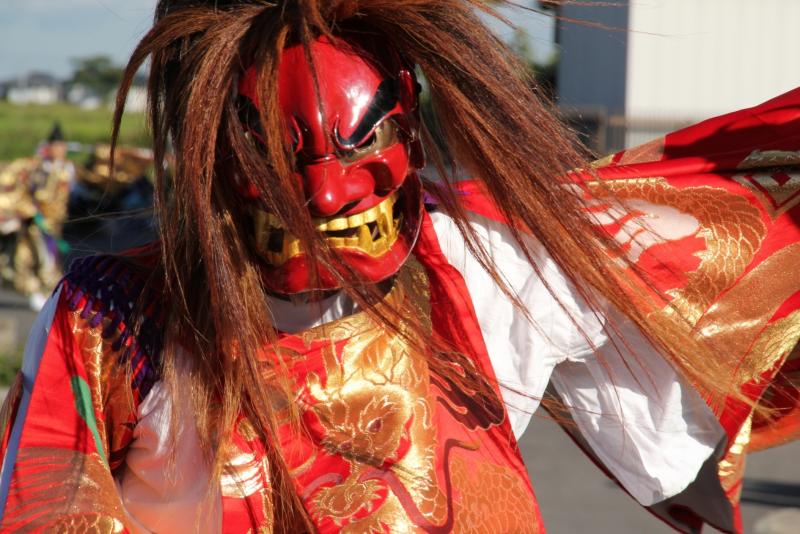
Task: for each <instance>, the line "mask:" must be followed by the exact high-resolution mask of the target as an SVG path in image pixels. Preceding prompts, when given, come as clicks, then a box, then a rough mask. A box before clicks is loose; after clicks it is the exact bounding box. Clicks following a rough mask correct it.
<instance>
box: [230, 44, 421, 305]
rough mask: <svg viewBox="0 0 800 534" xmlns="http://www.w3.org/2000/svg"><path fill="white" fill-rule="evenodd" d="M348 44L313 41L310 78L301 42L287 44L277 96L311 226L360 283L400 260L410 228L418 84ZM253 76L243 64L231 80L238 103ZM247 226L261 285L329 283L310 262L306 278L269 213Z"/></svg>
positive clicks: (292, 244) (395, 65)
mask: <svg viewBox="0 0 800 534" xmlns="http://www.w3.org/2000/svg"><path fill="white" fill-rule="evenodd" d="M355 50H357V49H355V48H350V47H342V46H337V45H335V44H334V43H332V42H331V41H329V40H327V39H325V38H320V39H317V40H316V41H314V42H313V43H312V44H311V46H310V57H311V59H312V60H313V63H314V71H315V74H316V78H317V80H318V83H317V84H315V83H314V76H313V74H312V70H311V68H310V65H309V63H308V61H307V56H306V53H305V51H304V49H303V47H302V46H301V45H294V46H291V47H288V48H286V49H285V50H284V52H283V54H282V56H281V62H280V71H279V91H280V92H279V101H280V106H281V109H282V112H283V118H284V122H285V125H286V127H287V128H288V129H289V132H288V133H289V135H290V136H291V139H292V142H293V146H294V152H295V162H296V164H295V169H296V173H297V178H298V180H300V181H301V183H302V185H303V190H304V192H305V195H306V200H307V205H308V209H309V211H310V214H311V216H312V218H313V223H314V226H315V227H316V229H317V230H318V231H319V232H322V233H324V234H325V239H326V241H327V243H328V244H329V245H330V246H331V248H333V249H334V250H335V252H336V254H337V256H338V258H339V259H340V260H341V261H343V262H345V263H346V264H347V265H349V266H350V267H351V268H352V269H354V270H355V272H356V273H358V275H359V276H360V277H361V279H362V280H363V281H367V282H379V281H381V280H384V279H386V278H388V277H390V276H392V275H393V274H395V273H396V272H397V270H398V269H399V268H400V266H401V265H402V264H403V263H404V262H405V260H406V258H407V257H408V254H409V252H410V250H411V247H412V246H413V244H414V241H415V240H416V236H417V233H418V231H419V224H420V210H421V194H420V184H419V179H418V178H417V176H416V174H415V171H416V170H418V169H420V168H421V167H422V165H423V163H424V157H423V153H422V149H421V144H420V142H419V140H418V135H417V133H418V124H419V120H418V111H417V83H416V81H415V79H414V76H413V75H412V74H411V71H410V70H409V69H408V68H406V67H404V66H403V65H402V64H401V62H400V61H399V60H397V59H394V60H386V61H381V63H380V64H378V63H376V62H375V61H376V60H375V59H368V58H367V57H366V56H365V55H364V54H361V53H359V52H357V51H355ZM371 57H372V56H370V58H371ZM257 78H258V76H257V73H256V70H255V68H253V67H251V68H250V69H248V70H247V72H246V73H245V76H244V78H243V80H242V83H241V84H240V87H239V92H240V94H241V95H242V96H243V97H245V99H244V102H245V105H253V106H256V105H257V102H258V98H257V97H256V95H257V83H256V80H257ZM252 130H253V129H252V128H251V131H252ZM252 133H253V135H255V136H258V135H259V134H258V133H257V131H252ZM255 226H256V228H255V235H256V242H257V246H258V249H259V252H260V253H261V255H262V257H263V258H264V260H265V262H266V264H267V266H266V272H265V281H266V283H267V285H268V286H269V287H270V289H272V290H273V291H276V292H280V293H284V294H292V293H300V292H304V291H310V290H318V289H334V288H336V287H338V285H339V284H338V283H337V281H336V279H335V277H334V276H332V275H331V273H330V272H328V271H327V270H326V269H323V268H321V267H320V266H318V265H317V269H318V277H317V279H316V280H313V279H312V276H311V273H312V268H311V267H312V263H311V262H313V261H314V260H313V258H310V257H308V254H307V253H306V252H305V251H304V250H303V248H302V245H301V243H300V241H299V240H298V239H297V238H296V237H294V236H293V235H292V233H291V228H283V227H282V224H281V222H280V221H279V220H278V218H277V217H276V216H274V215H273V214H272V213H269V212H266V211H257V212H256V215H255Z"/></svg>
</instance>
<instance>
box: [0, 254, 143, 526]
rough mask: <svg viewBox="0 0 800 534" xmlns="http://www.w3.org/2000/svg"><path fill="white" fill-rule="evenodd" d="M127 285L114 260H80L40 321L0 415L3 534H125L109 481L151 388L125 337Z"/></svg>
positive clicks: (139, 354) (137, 350)
mask: <svg viewBox="0 0 800 534" xmlns="http://www.w3.org/2000/svg"><path fill="white" fill-rule="evenodd" d="M132 280H133V276H132V275H131V273H130V272H129V271H128V270H127V269H126V268H124V266H122V265H121V262H120V261H118V260H117V259H114V258H109V257H106V258H103V257H98V258H89V259H86V260H83V261H80V262H78V263H77V268H73V270H71V271H70V273H68V274H67V276H66V278H65V279H64V280H63V281H62V283H61V285H60V286H59V288H58V289H57V290H56V293H55V295H54V296H53V297H52V298H51V301H50V302H48V304H47V305H46V306H45V309H44V310H43V312H42V314H41V315H40V317H39V318H38V319H37V323H36V324H35V325H34V328H33V331H32V334H31V337H30V339H29V341H28V346H27V347H26V352H25V358H24V362H23V369H22V372H21V374H20V377H19V378H18V383H17V385H16V386H15V388H14V390H13V391H12V392H11V393H10V394H9V396H8V398H7V400H6V405H5V406H4V408H3V421H4V423H5V425H4V430H3V433H2V435H3V441H2V451H0V452H1V453H2V458H3V467H2V475H0V503H2V523H1V525H2V527H0V530H2V532H17V531H21V530H24V531H26V532H27V531H36V532H38V531H40V530H46V531H51V532H79V531H80V532H83V531H87V532H95V531H97V532H126V531H127V528H126V515H125V510H124V508H123V506H122V503H121V500H120V498H119V494H118V492H117V488H116V484H115V481H114V472H115V470H116V469H117V468H119V467H120V466H121V465H122V464H123V462H124V458H125V453H126V451H127V447H128V446H129V444H130V443H131V440H132V436H133V429H134V427H135V424H136V411H137V406H138V403H139V402H140V401H141V399H142V398H143V397H144V395H146V392H147V390H148V389H149V387H150V386H152V383H153V381H154V369H153V366H152V365H151V363H150V359H149V358H148V357H147V354H146V351H145V347H144V345H143V344H139V343H138V342H134V341H133V339H132V337H131V336H130V335H129V333H128V330H127V322H128V319H129V317H127V316H125V312H128V313H130V312H131V310H132V309H133V305H132V303H133V302H134V300H135V289H136V284H135V283H133V282H132ZM132 288H133V289H132ZM145 329H146V328H145Z"/></svg>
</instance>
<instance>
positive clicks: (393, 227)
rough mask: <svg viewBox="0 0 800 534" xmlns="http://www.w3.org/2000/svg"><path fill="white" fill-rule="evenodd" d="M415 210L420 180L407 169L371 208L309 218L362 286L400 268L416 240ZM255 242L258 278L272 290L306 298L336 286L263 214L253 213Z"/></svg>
mask: <svg viewBox="0 0 800 534" xmlns="http://www.w3.org/2000/svg"><path fill="white" fill-rule="evenodd" d="M421 211H422V194H421V184H420V181H419V178H418V177H417V176H416V174H411V175H409V176H408V177H407V178H406V180H405V181H404V183H403V185H402V186H401V187H400V188H399V189H397V190H395V191H394V192H392V193H391V194H389V195H387V196H386V198H385V199H384V200H383V201H381V202H380V203H379V204H377V205H375V206H373V207H372V208H369V209H367V210H364V211H362V212H359V213H355V214H351V215H349V216H343V217H331V218H325V219H315V220H314V225H315V227H316V228H317V230H318V231H320V232H322V233H323V234H324V235H325V240H326V242H327V244H328V245H329V246H330V247H331V249H332V250H333V252H334V253H335V254H336V257H337V258H338V260H339V261H341V262H342V263H343V264H346V265H347V267H349V271H352V272H353V273H354V275H355V276H350V275H347V276H346V278H347V279H348V282H349V283H350V284H351V285H354V286H358V285H362V286H364V285H371V284H377V283H380V282H383V281H384V280H387V279H390V278H391V277H392V276H393V275H394V274H395V273H397V271H398V270H399V269H400V267H402V265H403V264H404V263H405V261H406V259H407V258H408V255H409V254H410V253H411V249H412V248H413V246H414V243H415V242H416V240H417V236H418V234H419V228H420V223H421ZM256 244H257V249H258V251H259V254H260V255H261V257H262V258H263V259H264V269H263V271H264V283H265V285H266V287H267V289H268V290H269V291H270V292H271V293H273V294H274V295H276V296H284V297H285V298H290V297H291V300H295V299H300V300H302V301H305V302H310V301H317V300H321V299H324V298H326V297H328V296H330V295H331V294H332V293H334V292H336V291H337V290H339V289H341V287H342V284H341V282H340V281H339V280H338V279H337V277H336V276H334V275H333V273H331V272H330V271H329V270H328V269H325V268H324V267H323V266H322V265H319V264H316V269H314V268H313V265H312V263H311V262H312V261H314V260H312V259H311V258H310V257H309V256H308V254H307V253H306V252H305V251H304V250H303V247H302V244H301V243H300V241H299V240H298V239H297V238H295V237H294V236H293V235H291V233H290V232H288V231H286V230H285V229H283V228H282V227H281V226H280V223H279V222H278V220H277V218H275V217H274V216H272V215H271V214H269V213H266V212H258V213H257V214H256ZM315 270H316V273H315V272H314V271H315ZM343 272H345V273H347V272H348V269H343ZM315 274H316V276H314V275H315Z"/></svg>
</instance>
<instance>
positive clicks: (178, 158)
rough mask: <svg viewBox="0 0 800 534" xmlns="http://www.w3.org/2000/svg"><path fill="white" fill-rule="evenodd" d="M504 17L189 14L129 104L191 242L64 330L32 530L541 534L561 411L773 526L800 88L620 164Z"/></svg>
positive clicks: (77, 291) (53, 361) (638, 494)
mask: <svg viewBox="0 0 800 534" xmlns="http://www.w3.org/2000/svg"><path fill="white" fill-rule="evenodd" d="M476 8H477V9H482V10H486V11H490V9H489V8H488V7H487V6H486V5H484V4H483V3H482V2H477V1H476V2H466V1H456V0H438V1H434V0H408V1H401V2H398V1H392V2H388V1H386V0H360V1H358V2H352V1H351V2H342V1H311V0H307V1H282V2H277V3H274V4H266V3H264V2H260V1H253V2H248V1H235V2H234V1H231V2H219V1H217V2H209V3H208V5H207V6H204V5H198V2H196V1H185V2H183V1H176V0H172V1H168V0H162V1H161V2H159V5H158V7H157V11H156V23H155V26H154V28H153V29H152V30H151V31H150V33H148V35H147V36H145V38H144V39H143V40H142V42H141V43H140V45H139V46H138V47H137V49H136V51H135V52H134V55H133V58H132V60H131V63H130V64H129V67H128V69H127V71H126V77H125V82H124V84H123V88H122V90H121V91H120V97H119V98H120V102H124V94H125V91H126V89H127V88H128V87H129V85H130V81H131V79H132V78H133V76H134V74H135V73H136V71H137V69H138V68H139V67H140V65H141V64H142V62H143V61H144V60H145V59H146V58H150V61H151V78H150V88H151V92H152V94H151V110H150V114H151V122H152V125H153V130H154V131H153V134H154V141H155V143H154V153H155V158H156V162H157V165H156V172H157V176H156V191H157V200H156V211H157V213H158V218H159V230H160V234H161V235H160V237H161V239H160V241H159V242H158V243H155V244H153V245H152V246H150V247H146V248H144V249H139V250H136V251H131V252H130V253H128V254H126V255H123V256H104V257H95V258H89V259H85V260H83V261H81V262H79V263H77V264H76V265H75V266H73V268H72V269H71V270H70V271H69V273H68V274H67V275H66V277H65V278H64V281H63V282H62V284H61V285H60V286H59V288H58V289H57V290H56V292H55V293H54V295H53V297H52V298H51V300H50V301H49V302H48V304H47V306H46V307H45V309H44V310H43V312H42V314H41V315H40V318H39V320H38V324H37V325H36V326H35V327H34V332H33V334H32V337H31V340H30V342H29V345H28V348H27V349H26V357H25V366H24V369H23V372H22V374H21V376H20V378H19V380H18V383H17V387H16V388H15V389H14V391H12V392H11V394H10V401H9V402H7V404H6V407H5V420H6V421H8V423H7V425H6V426H5V431H4V433H3V436H4V437H3V450H4V452H5V454H4V461H3V467H2V473H1V474H0V502H2V503H4V505H3V506H4V508H3V510H2V512H3V516H2V523H0V524H2V528H3V529H4V530H7V531H14V530H18V529H22V528H28V529H37V528H42V529H44V528H53V529H57V530H68V529H75V530H77V529H95V530H99V531H108V532H122V531H126V530H127V531H133V532H153V531H157V532H185V531H187V530H188V531H192V530H196V531H203V532H219V531H223V532H250V531H262V532H303V531H319V532H340V531H341V532H387V531H388V532H543V531H544V525H542V522H541V518H540V516H539V512H538V508H537V505H536V501H535V498H534V494H533V490H532V489H531V485H530V482H529V481H528V478H527V475H526V471H525V468H524V466H523V464H522V461H521V459H520V456H519V451H518V450H517V446H516V441H515V436H518V435H519V434H520V433H521V432H522V431H524V428H525V426H526V425H527V422H528V420H529V419H530V416H531V414H532V413H533V411H535V410H536V409H537V407H538V405H539V404H540V401H541V399H542V398H546V399H547V400H548V402H547V407H548V409H550V410H551V411H553V412H555V413H556V414H557V415H558V417H559V420H560V421H562V422H563V423H564V425H565V427H567V428H568V429H569V430H570V432H572V434H573V435H574V437H575V439H576V440H577V441H578V442H579V444H581V445H582V446H583V447H584V448H585V450H586V452H587V453H588V454H590V455H592V456H593V457H594V458H595V459H596V460H597V461H598V464H599V465H600V466H601V467H602V468H603V469H605V470H606V471H607V472H608V474H609V475H610V476H611V477H613V478H614V479H615V480H616V481H618V482H619V483H620V484H621V485H622V486H623V488H624V489H625V490H626V491H627V492H628V493H630V494H631V495H632V496H633V497H634V498H635V499H637V500H638V501H639V502H640V503H641V504H643V505H645V506H649V507H650V508H651V510H652V511H653V512H654V513H655V514H657V515H658V516H659V517H661V518H662V519H664V520H665V521H667V522H669V523H670V524H672V525H673V526H675V527H676V528H679V529H684V530H690V529H693V528H698V527H700V526H702V524H703V523H704V522H709V523H712V524H714V525H715V526H717V527H718V528H721V529H722V530H726V531H731V532H735V531H738V530H740V529H741V524H740V521H739V519H738V512H737V510H738V504H737V500H738V498H737V491H738V487H739V486H738V485H737V484H740V481H741V467H742V458H743V453H744V452H746V450H747V449H748V445H747V444H748V443H757V444H758V446H766V445H771V444H774V443H776V442H778V441H780V440H784V439H790V438H791V437H792V433H793V432H794V431H795V429H796V428H797V426H796V411H795V408H796V406H795V404H796V403H795V402H794V399H796V398H797V397H796V389H795V386H793V385H792V378H793V375H792V373H794V372H796V371H795V360H794V359H792V358H791V357H790V356H789V353H790V351H791V350H792V349H793V347H794V346H795V345H796V344H797V339H798V331H799V330H800V329H798V322H800V315H798V312H797V311H796V308H797V300H798V296H797V295H798V289H800V287H797V284H798V281H797V278H798V277H796V276H794V271H793V269H794V267H793V265H796V254H797V246H798V245H797V242H798V238H800V235H798V228H797V224H796V223H795V222H794V220H796V219H793V217H794V218H796V217H797V213H798V212H797V210H798V209H800V208H797V204H798V200H800V192H798V180H797V178H796V175H795V174H793V173H794V170H793V167H792V166H793V165H794V166H796V165H797V164H798V163H800V136H798V134H797V132H798V131H800V130H798V126H800V91H795V92H793V93H789V94H787V95H784V96H783V97H781V98H779V99H776V100H775V101H772V102H769V103H767V104H765V105H763V106H761V107H758V108H754V109H753V110H748V111H745V112H740V113H735V114H732V115H730V116H726V117H722V118H720V119H717V120H715V121H710V122H707V123H704V124H701V125H699V126H697V127H693V128H690V129H687V130H685V131H683V132H679V133H677V134H673V135H671V136H667V138H666V139H664V140H662V141H661V142H658V143H653V144H650V145H646V146H645V147H642V148H640V149H634V150H631V151H627V152H624V153H621V154H618V155H616V156H614V157H612V158H611V159H610V160H608V161H606V162H604V164H605V166H604V167H602V168H598V169H595V170H589V167H588V164H586V163H585V162H584V161H583V160H582V159H581V157H580V156H579V155H578V154H577V153H576V152H575V148H574V143H573V142H572V140H571V139H570V137H569V135H568V133H567V132H566V131H565V130H564V128H563V127H562V126H560V125H559V123H558V122H557V121H556V120H555V119H554V118H553V117H552V115H551V114H550V113H549V111H548V110H547V107H546V106H545V105H543V104H542V103H541V102H540V100H539V99H538V97H537V96H536V94H535V93H534V92H532V91H531V90H530V88H529V80H526V79H523V78H521V77H520V72H521V70H520V69H518V68H517V65H516V63H515V60H514V59H513V57H512V56H511V55H510V53H508V51H507V50H506V49H505V48H503V47H502V46H501V45H500V44H499V43H498V42H497V41H496V39H494V38H493V37H492V36H491V34H490V33H489V32H488V30H487V29H486V28H485V27H484V26H483V25H482V24H481V23H480V21H479V19H478V18H477V17H476V15H475V11H474V10H475V9H476ZM417 72H418V73H419V74H420V75H421V76H424V79H425V81H426V84H427V85H428V87H429V88H430V94H431V102H432V106H433V110H434V118H435V122H433V123H430V124H423V123H421V121H420V113H419V104H418V95H419V87H420V86H419V82H418V81H417V80H416V74H415V73H417ZM121 113H122V106H121V105H120V106H118V110H117V116H116V119H117V120H116V128H117V129H118V126H119V118H120V117H121ZM431 132H435V134H436V135H435V137H434V135H433V134H432V133H431ZM170 143H171V145H172V147H173V148H174V155H175V166H176V168H175V173H174V178H169V177H167V175H166V174H165V173H164V171H163V168H164V167H163V165H162V164H161V163H162V162H163V159H164V158H165V156H166V153H167V146H168V144H170ZM426 154H427V156H428V158H429V160H430V162H432V163H433V164H434V165H435V167H436V169H437V174H438V176H437V178H436V179H435V180H434V179H430V178H425V177H424V176H423V175H422V174H421V171H422V169H423V166H424V163H425V155H426ZM570 169H584V170H582V171H574V172H570ZM465 175H466V176H469V177H472V178H474V179H473V180H462V178H464V176H465ZM171 176H172V175H171ZM779 371H781V374H778V372H779ZM548 384H550V385H551V386H552V387H550V388H548ZM793 395H794V396H793ZM764 401H766V402H767V403H768V407H769V408H772V409H769V410H768V409H766V408H764V407H762V405H761V403H762V402H764ZM748 440H749V441H748ZM534 482H535V481H534Z"/></svg>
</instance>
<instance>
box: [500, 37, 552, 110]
mask: <svg viewBox="0 0 800 534" xmlns="http://www.w3.org/2000/svg"><path fill="white" fill-rule="evenodd" d="M508 45H509V46H510V47H511V50H513V51H514V53H515V54H516V55H517V57H519V58H520V60H521V61H522V64H523V65H525V67H526V68H527V69H528V71H529V72H530V73H531V74H532V75H533V77H534V79H535V80H536V81H537V82H538V83H539V85H540V86H541V87H542V88H543V89H544V92H545V94H546V95H547V96H548V97H549V98H552V97H553V95H554V93H553V90H554V87H555V77H556V71H557V70H558V54H556V53H554V54H553V55H552V56H550V58H548V59H547V60H546V61H544V62H540V61H536V59H534V54H533V48H532V47H531V44H530V39H529V37H528V33H527V32H526V31H525V30H523V29H521V28H517V29H516V30H515V31H514V35H513V37H512V38H511V40H510V41H509V43H508Z"/></svg>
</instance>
